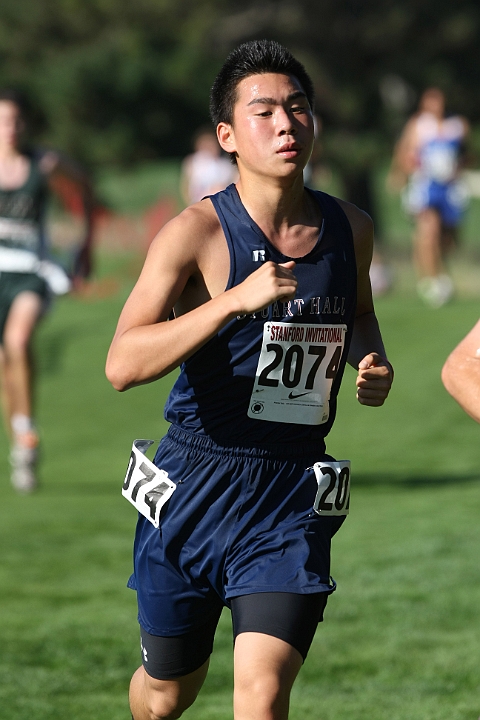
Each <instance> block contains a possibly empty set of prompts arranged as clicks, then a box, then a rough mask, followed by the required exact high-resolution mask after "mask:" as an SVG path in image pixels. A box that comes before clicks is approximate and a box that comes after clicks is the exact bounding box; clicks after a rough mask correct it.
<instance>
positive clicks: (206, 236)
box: [152, 198, 222, 256]
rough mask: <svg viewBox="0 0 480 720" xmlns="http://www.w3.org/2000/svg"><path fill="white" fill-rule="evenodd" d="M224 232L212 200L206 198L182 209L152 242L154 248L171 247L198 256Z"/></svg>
mask: <svg viewBox="0 0 480 720" xmlns="http://www.w3.org/2000/svg"><path fill="white" fill-rule="evenodd" d="M221 234H222V226H221V224H220V221H219V219H218V216H217V214H216V212H215V209H214V207H213V205H212V203H211V201H210V200H208V198H207V199H205V200H201V201H200V202H197V203H194V204H193V205H190V206H189V207H187V208H185V210H182V212H181V213H179V214H178V215H176V216H175V217H174V218H173V219H172V220H170V221H169V222H168V223H166V225H164V227H163V228H162V229H161V230H160V232H159V233H158V235H157V236H156V237H155V239H154V241H153V242H152V247H153V250H155V249H156V248H158V247H159V248H163V249H164V248H165V247H169V248H171V249H172V250H174V251H177V252H178V251H179V252H182V253H187V255H188V256H198V255H199V254H201V253H202V252H204V251H205V249H207V248H208V247H209V246H210V245H211V244H212V243H214V242H215V241H217V240H218V238H219V236H221Z"/></svg>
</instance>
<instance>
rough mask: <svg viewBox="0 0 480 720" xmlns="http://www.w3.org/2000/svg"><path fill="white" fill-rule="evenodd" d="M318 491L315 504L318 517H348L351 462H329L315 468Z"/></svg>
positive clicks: (319, 463) (319, 464) (321, 463)
mask: <svg viewBox="0 0 480 720" xmlns="http://www.w3.org/2000/svg"><path fill="white" fill-rule="evenodd" d="M313 471H314V473H315V477H316V478H317V483H318V490H317V494H316V496H315V502H314V503H313V509H314V510H315V512H316V513H317V515H348V513H349V509H350V460H328V461H325V462H318V463H315V465H314V466H313Z"/></svg>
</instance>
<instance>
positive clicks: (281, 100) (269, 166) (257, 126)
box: [224, 73, 314, 177]
mask: <svg viewBox="0 0 480 720" xmlns="http://www.w3.org/2000/svg"><path fill="white" fill-rule="evenodd" d="M229 127H230V128H231V140H232V143H233V144H232V146H231V147H232V149H230V148H227V147H225V146H224V149H225V150H227V151H228V152H232V150H233V151H234V152H236V153H237V161H238V165H239V168H240V170H241V169H242V166H243V167H245V168H249V169H251V170H253V171H254V172H259V173H260V174H265V175H271V176H276V177H291V176H296V175H299V174H300V173H301V172H302V170H303V168H304V167H305V165H306V164H307V162H308V159H309V157H310V154H311V152H312V147H313V139H314V130H313V115H312V111H311V109H310V105H309V103H308V100H307V98H306V95H305V92H304V90H303V88H302V86H301V85H300V83H299V81H298V80H297V78H296V77H294V76H292V75H279V74H277V73H267V74H265V75H251V76H250V77H247V78H244V79H243V80H242V81H241V82H240V83H239V84H238V86H237V100H236V102H235V107H234V116H233V127H232V126H229Z"/></svg>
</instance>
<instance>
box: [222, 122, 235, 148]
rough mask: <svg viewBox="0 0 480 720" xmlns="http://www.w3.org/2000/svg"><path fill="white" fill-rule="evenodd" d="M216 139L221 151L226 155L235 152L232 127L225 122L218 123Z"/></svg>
mask: <svg viewBox="0 0 480 720" xmlns="http://www.w3.org/2000/svg"><path fill="white" fill-rule="evenodd" d="M217 138H218V142H219V145H220V147H221V148H222V150H225V152H227V153H232V152H235V151H236V149H237V148H236V145H235V132H234V130H233V125H230V124H229V123H226V122H221V123H219V124H218V125H217Z"/></svg>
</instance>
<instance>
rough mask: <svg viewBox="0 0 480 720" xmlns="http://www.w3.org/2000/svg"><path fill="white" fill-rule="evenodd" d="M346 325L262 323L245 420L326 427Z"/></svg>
mask: <svg viewBox="0 0 480 720" xmlns="http://www.w3.org/2000/svg"><path fill="white" fill-rule="evenodd" d="M346 331H347V326H346V325H318V324H315V325H306V324H305V325H304V324H300V323H281V322H279V323H274V322H267V323H265V325H264V329H263V342H262V349H261V352H260V357H259V360H258V366H257V372H256V376H255V384H254V386H253V392H252V396H251V398H250V404H249V407H248V413H247V414H248V417H251V418H255V419H257V420H269V421H270V422H283V423H294V424H301V425H321V424H322V423H325V422H327V420H328V417H329V414H330V407H329V399H330V392H331V389H332V383H333V380H334V378H335V375H336V374H337V370H338V367H339V365H340V360H341V357H342V352H343V348H344V345H345V334H346Z"/></svg>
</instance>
